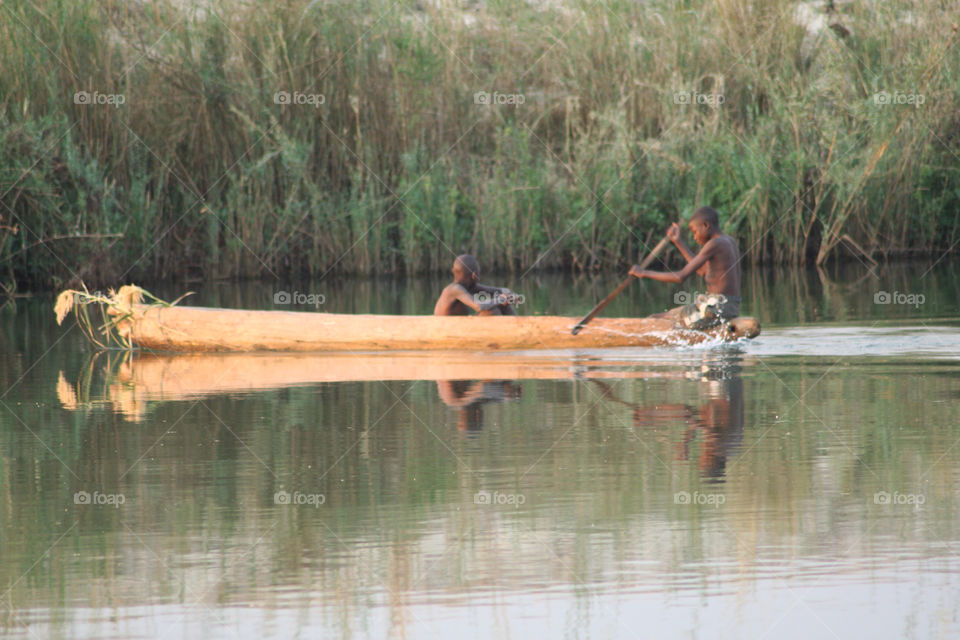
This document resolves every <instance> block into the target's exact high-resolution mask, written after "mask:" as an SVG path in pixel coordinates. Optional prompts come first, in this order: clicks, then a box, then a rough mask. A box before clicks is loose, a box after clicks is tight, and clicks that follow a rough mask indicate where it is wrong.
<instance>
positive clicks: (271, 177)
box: [0, 0, 960, 290]
mask: <svg viewBox="0 0 960 640" xmlns="http://www.w3.org/2000/svg"><path fill="white" fill-rule="evenodd" d="M437 4H439V5H442V6H441V7H440V8H438V7H437V6H436V5H435V4H434V3H422V2H421V3H414V2H401V3H400V4H396V5H395V4H393V3H392V2H388V1H386V0H374V1H372V2H357V3H336V2H307V1H305V0H293V1H291V2H288V3H284V4H282V5H277V4H276V3H264V2H251V3H241V2H236V1H232V2H228V1H225V0H212V1H211V2H209V3H207V4H206V5H205V7H206V8H205V9H203V10H185V9H180V8H178V6H176V5H174V4H171V3H167V2H164V1H162V0H161V1H159V2H151V3H147V4H142V5H137V4H134V5H131V4H130V3H126V2H124V3H121V2H113V1H105V2H97V3H92V2H79V1H71V0H65V1H64V2H62V3H59V4H47V5H43V6H41V5H37V4H35V3H30V2H22V1H18V0H14V1H12V2H5V3H3V4H2V5H0V15H2V20H0V123H2V124H0V203H2V205H3V206H0V216H2V220H0V226H2V228H0V283H2V284H3V286H5V287H6V288H7V289H8V290H13V289H15V288H17V287H24V286H32V287H36V286H63V285H65V284H70V283H72V281H74V280H76V279H78V278H80V279H84V280H86V281H87V282H88V283H90V284H92V285H97V284H99V283H104V284H111V285H113V284H118V283H117V282H116V280H118V279H119V280H124V281H130V280H144V279H156V278H162V277H191V278H195V277H202V278H223V277H250V276H270V277H282V276H286V275H290V274H312V275H319V274H324V273H328V272H353V273H374V272H383V271H389V272H408V273H414V272H425V271H436V270H440V269H444V270H445V269H447V268H448V267H449V263H450V261H451V258H452V254H454V253H459V252H462V251H470V252H474V253H476V254H477V255H478V257H479V258H480V259H481V262H482V264H483V265H484V266H485V268H486V269H488V270H491V269H493V270H514V271H520V272H523V271H525V270H526V269H528V268H530V267H531V266H533V265H536V267H537V268H573V269H592V268H597V267H612V266H622V265H624V264H626V263H627V262H628V261H633V260H636V259H637V256H638V254H640V253H642V252H643V251H644V250H645V248H646V246H648V245H650V243H651V239H653V238H655V237H656V236H659V234H661V233H662V232H663V230H664V228H665V226H666V225H667V224H668V222H669V221H671V220H674V219H677V218H678V217H680V216H683V215H685V214H688V213H689V212H690V211H692V210H693V209H694V208H695V207H697V206H699V205H701V204H711V205H712V206H714V207H716V208H717V209H718V210H720V212H721V214H722V216H723V220H724V222H725V223H726V225H727V227H728V228H729V229H730V230H731V232H733V233H735V234H736V235H737V236H738V237H739V239H740V243H741V248H742V249H743V250H744V251H745V252H746V253H747V256H748V259H749V260H750V261H753V262H787V263H808V262H813V261H817V260H819V261H821V262H822V261H825V260H828V259H830V258H833V257H842V256H843V255H844V254H843V251H844V249H843V245H842V244H838V243H839V238H840V236H841V235H843V234H845V233H848V234H850V235H851V236H852V237H854V238H855V239H856V240H857V241H858V242H859V243H860V244H861V245H863V246H866V247H868V248H870V249H876V250H877V251H879V252H881V253H886V254H888V255H895V254H897V253H905V252H911V253H915V252H927V253H930V254H933V253H938V252H941V251H943V250H946V249H948V248H949V247H952V246H953V244H954V243H955V242H956V241H957V240H960V228H958V224H957V216H956V210H957V206H958V205H960V171H958V163H957V157H956V156H955V155H954V151H952V150H955V149H957V148H958V143H960V139H958V134H957V131H960V126H958V125H960V119H958V116H957V113H960V109H958V106H960V105H958V97H960V80H958V78H960V69H958V66H960V64H958V58H957V56H956V55H955V49H952V48H951V47H952V45H953V42H954V39H955V38H956V36H955V32H954V31H953V30H952V28H951V27H952V20H953V18H951V17H950V15H948V14H946V13H944V12H943V11H942V10H940V9H939V8H937V7H936V6H934V5H935V4H936V3H912V2H906V1H903V2H896V1H895V2H888V3H876V5H874V4H872V3H868V5H865V6H862V5H847V4H843V5H840V6H841V8H842V13H839V14H832V15H830V16H828V17H829V19H830V21H831V22H838V23H841V24H843V25H845V26H846V27H847V28H848V29H849V35H846V36H840V35H838V34H837V33H835V32H834V31H833V30H831V29H825V30H824V31H823V32H822V33H821V34H820V35H819V36H818V37H813V36H808V35H806V33H807V32H806V31H805V30H804V29H803V28H802V27H801V26H798V24H796V22H795V19H794V13H795V4H793V3H789V2H782V1H775V2H770V3H764V6H763V7H762V8H758V7H754V6H752V5H748V3H746V2H736V1H734V2H724V3H715V2H706V1H703V2H695V1H687V2H670V1H662V0H661V1H657V0H655V1H654V2H651V3H646V5H645V6H644V5H643V4H641V3H635V2H617V1H610V2H604V3H594V2H590V3H587V2H576V1H574V2H569V3H567V4H565V5H563V7H562V8H557V7H553V8H545V7H539V6H536V7H534V6H529V5H527V4H525V3H518V2H489V3H486V4H484V3H477V4H474V3H454V2H440V3H437ZM815 13H816V12H815ZM468 20H471V21H472V22H470V23H468ZM78 91H87V92H90V93H93V92H94V91H96V92H99V94H101V95H114V94H118V95H122V96H124V98H125V103H124V104H122V105H120V106H113V105H110V104H75V102H74V94H75V93H76V92H78ZM279 91H288V92H291V93H292V92H295V91H298V92H301V93H302V94H310V95H314V94H315V95H322V96H323V103H322V104H319V105H318V106H316V107H314V106H313V105H310V104H299V105H293V104H289V105H281V104H276V103H275V102H274V95H275V94H276V93H277V92H279ZM478 91H488V92H491V93H493V92H499V93H500V94H519V95H521V96H523V100H524V102H523V104H519V105H510V104H499V105H478V104H475V103H474V94H475V93H476V92H478ZM880 91H887V92H890V93H891V94H894V95H905V96H910V95H922V96H923V100H924V103H923V104H922V105H920V106H919V107H914V106H908V105H878V104H877V103H876V101H875V98H874V96H875V94H876V93H877V92H880ZM682 92H687V93H688V94H691V93H692V92H698V93H699V94H701V95H704V96H708V98H707V99H711V98H710V97H711V96H717V95H722V96H723V100H724V101H723V103H722V104H720V105H718V106H713V105H711V104H682V103H681V104H678V103H677V101H676V99H675V97H676V96H678V95H680V94H681V93H682ZM318 101H319V100H318ZM714 101H715V100H714ZM881 151H882V153H881ZM111 234H122V237H117V236H114V235H111Z"/></svg>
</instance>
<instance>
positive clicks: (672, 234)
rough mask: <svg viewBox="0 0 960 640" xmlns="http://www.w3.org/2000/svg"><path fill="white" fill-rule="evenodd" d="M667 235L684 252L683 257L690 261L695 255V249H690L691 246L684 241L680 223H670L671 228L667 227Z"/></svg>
mask: <svg viewBox="0 0 960 640" xmlns="http://www.w3.org/2000/svg"><path fill="white" fill-rule="evenodd" d="M667 237H668V238H670V240H671V241H672V242H673V244H675V245H676V247H677V249H679V250H680V253H682V254H683V257H684V258H686V260H687V262H690V261H691V260H693V258H694V257H695V256H694V254H693V251H691V250H690V247H689V246H688V245H687V243H686V242H684V241H683V238H682V237H681V236H680V225H678V224H677V223H676V222H674V223H673V224H671V225H670V228H669V229H667Z"/></svg>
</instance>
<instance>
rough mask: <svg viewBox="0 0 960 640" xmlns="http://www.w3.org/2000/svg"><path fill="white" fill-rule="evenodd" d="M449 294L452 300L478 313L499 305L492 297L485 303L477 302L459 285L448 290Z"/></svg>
mask: <svg viewBox="0 0 960 640" xmlns="http://www.w3.org/2000/svg"><path fill="white" fill-rule="evenodd" d="M450 293H451V294H452V295H453V297H454V298H456V299H457V300H459V301H460V302H462V303H463V304H465V305H467V306H468V307H470V308H471V309H473V310H474V311H476V312H478V313H479V312H481V311H487V310H489V309H493V308H494V307H497V306H499V305H500V303H499V302H497V299H496V298H494V297H493V296H491V297H490V300H489V301H487V302H477V300H476V298H475V297H474V296H473V294H472V293H470V292H469V291H467V290H466V289H464V288H463V287H462V286H460V285H459V284H458V285H455V286H454V287H453V288H452V289H451V290H450ZM484 293H489V292H487V291H484Z"/></svg>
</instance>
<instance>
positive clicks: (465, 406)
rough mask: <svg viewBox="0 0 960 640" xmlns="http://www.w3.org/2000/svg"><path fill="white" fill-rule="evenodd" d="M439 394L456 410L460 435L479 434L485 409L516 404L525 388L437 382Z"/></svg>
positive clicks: (512, 384)
mask: <svg viewBox="0 0 960 640" xmlns="http://www.w3.org/2000/svg"><path fill="white" fill-rule="evenodd" d="M437 393H439V394H440V399H441V400H443V403H444V404H446V405H447V406H448V407H452V408H454V409H456V410H457V428H458V429H459V430H460V431H480V430H481V429H483V405H485V404H487V403H491V402H507V401H510V400H517V399H518V398H520V396H521V395H523V387H522V386H521V385H520V383H518V382H512V381H510V380H479V381H475V380H437Z"/></svg>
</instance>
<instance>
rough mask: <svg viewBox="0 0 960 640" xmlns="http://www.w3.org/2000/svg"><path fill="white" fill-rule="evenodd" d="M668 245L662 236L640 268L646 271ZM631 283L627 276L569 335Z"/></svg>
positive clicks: (581, 319)
mask: <svg viewBox="0 0 960 640" xmlns="http://www.w3.org/2000/svg"><path fill="white" fill-rule="evenodd" d="M668 244H670V238H668V237H666V236H664V238H663V240H661V241H660V242H658V243H657V246H655V247H654V248H653V251H651V252H650V255H648V256H647V257H646V258H645V259H644V261H643V262H641V263H640V268H641V269H646V268H647V267H649V266H650V263H651V262H653V260H654V258H656V257H657V256H658V255H659V254H660V252H661V251H663V248H664V247H666V246H667V245H668ZM632 281H633V276H627V279H626V280H624V281H623V282H621V283H620V285H619V286H618V287H617V288H616V289H614V290H613V291H612V292H611V293H610V295H608V296H607V297H606V298H604V299H603V300H601V301H600V304H598V305H597V306H595V307H594V308H593V309H591V310H590V313H588V314H587V315H585V316H583V317H582V318H580V322H578V323H577V324H576V325H574V327H573V330H572V331H571V332H570V333H572V334H573V335H577V334H578V333H580V330H581V329H583V328H584V327H585V326H587V323H588V322H590V321H591V320H593V319H594V318H596V317H597V315H598V314H599V313H600V312H601V311H603V308H604V307H605V306H607V305H608V304H610V303H611V302H613V299H614V298H616V297H617V296H618V295H620V294H621V293H623V290H624V289H626V288H627V285H629V284H630V283H631V282H632Z"/></svg>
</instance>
